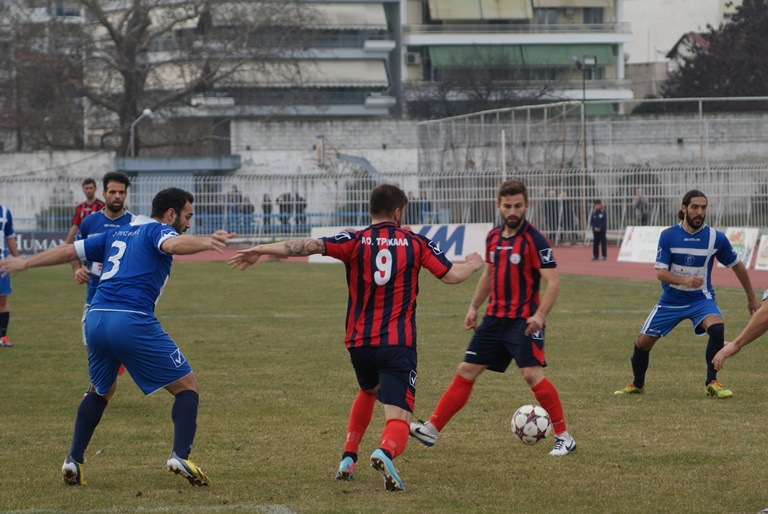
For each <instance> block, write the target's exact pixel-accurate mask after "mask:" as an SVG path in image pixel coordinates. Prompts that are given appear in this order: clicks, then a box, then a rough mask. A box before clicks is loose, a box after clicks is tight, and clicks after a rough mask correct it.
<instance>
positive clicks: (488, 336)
mask: <svg viewBox="0 0 768 514" xmlns="http://www.w3.org/2000/svg"><path fill="white" fill-rule="evenodd" d="M526 328H528V324H527V323H526V322H525V319H523V318H497V317H494V316H485V317H484V318H483V322H482V323H481V324H480V326H479V327H477V328H476V329H475V335H473V336H472V339H471V340H470V341H469V346H467V350H466V351H465V352H464V362H468V363H470V364H480V365H484V366H485V365H487V366H488V369H490V370H491V371H498V372H499V373H504V371H506V369H507V367H508V366H509V363H510V362H512V359H515V363H517V367H518V368H530V367H531V366H544V367H546V365H547V361H546V359H545V358H544V329H543V328H542V329H541V330H539V331H538V332H534V333H533V334H531V335H529V336H527V335H525V329H526Z"/></svg>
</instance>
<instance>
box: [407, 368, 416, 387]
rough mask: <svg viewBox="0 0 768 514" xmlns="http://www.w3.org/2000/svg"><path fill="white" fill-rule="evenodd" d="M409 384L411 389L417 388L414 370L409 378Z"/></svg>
mask: <svg viewBox="0 0 768 514" xmlns="http://www.w3.org/2000/svg"><path fill="white" fill-rule="evenodd" d="M408 382H410V384H411V387H416V372H415V371H414V370H411V375H410V376H409V377H408Z"/></svg>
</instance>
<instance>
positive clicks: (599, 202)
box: [592, 198, 603, 205]
mask: <svg viewBox="0 0 768 514" xmlns="http://www.w3.org/2000/svg"><path fill="white" fill-rule="evenodd" d="M597 204H600V205H603V201H602V200H600V199H599V198H598V199H596V200H595V201H594V202H592V205H597Z"/></svg>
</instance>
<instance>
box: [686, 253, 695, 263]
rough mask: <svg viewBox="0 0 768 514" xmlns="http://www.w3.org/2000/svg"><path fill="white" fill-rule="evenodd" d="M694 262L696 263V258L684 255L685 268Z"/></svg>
mask: <svg viewBox="0 0 768 514" xmlns="http://www.w3.org/2000/svg"><path fill="white" fill-rule="evenodd" d="M694 262H696V258H695V257H694V256H693V255H686V256H685V265H686V266H693V263H694Z"/></svg>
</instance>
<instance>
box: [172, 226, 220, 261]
mask: <svg viewBox="0 0 768 514" xmlns="http://www.w3.org/2000/svg"><path fill="white" fill-rule="evenodd" d="M233 237H235V233H234V232H227V231H226V230H217V231H216V232H214V233H213V234H211V236H210V237H199V236H188V235H180V236H176V237H172V238H170V239H166V240H165V241H164V242H163V244H162V245H160V249H161V250H163V251H164V252H165V253H170V254H172V255H191V254H193V253H199V252H204V251H205V250H214V251H216V252H219V253H222V252H221V251H222V250H223V249H224V247H225V246H227V241H228V240H229V239H232V238H233Z"/></svg>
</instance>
